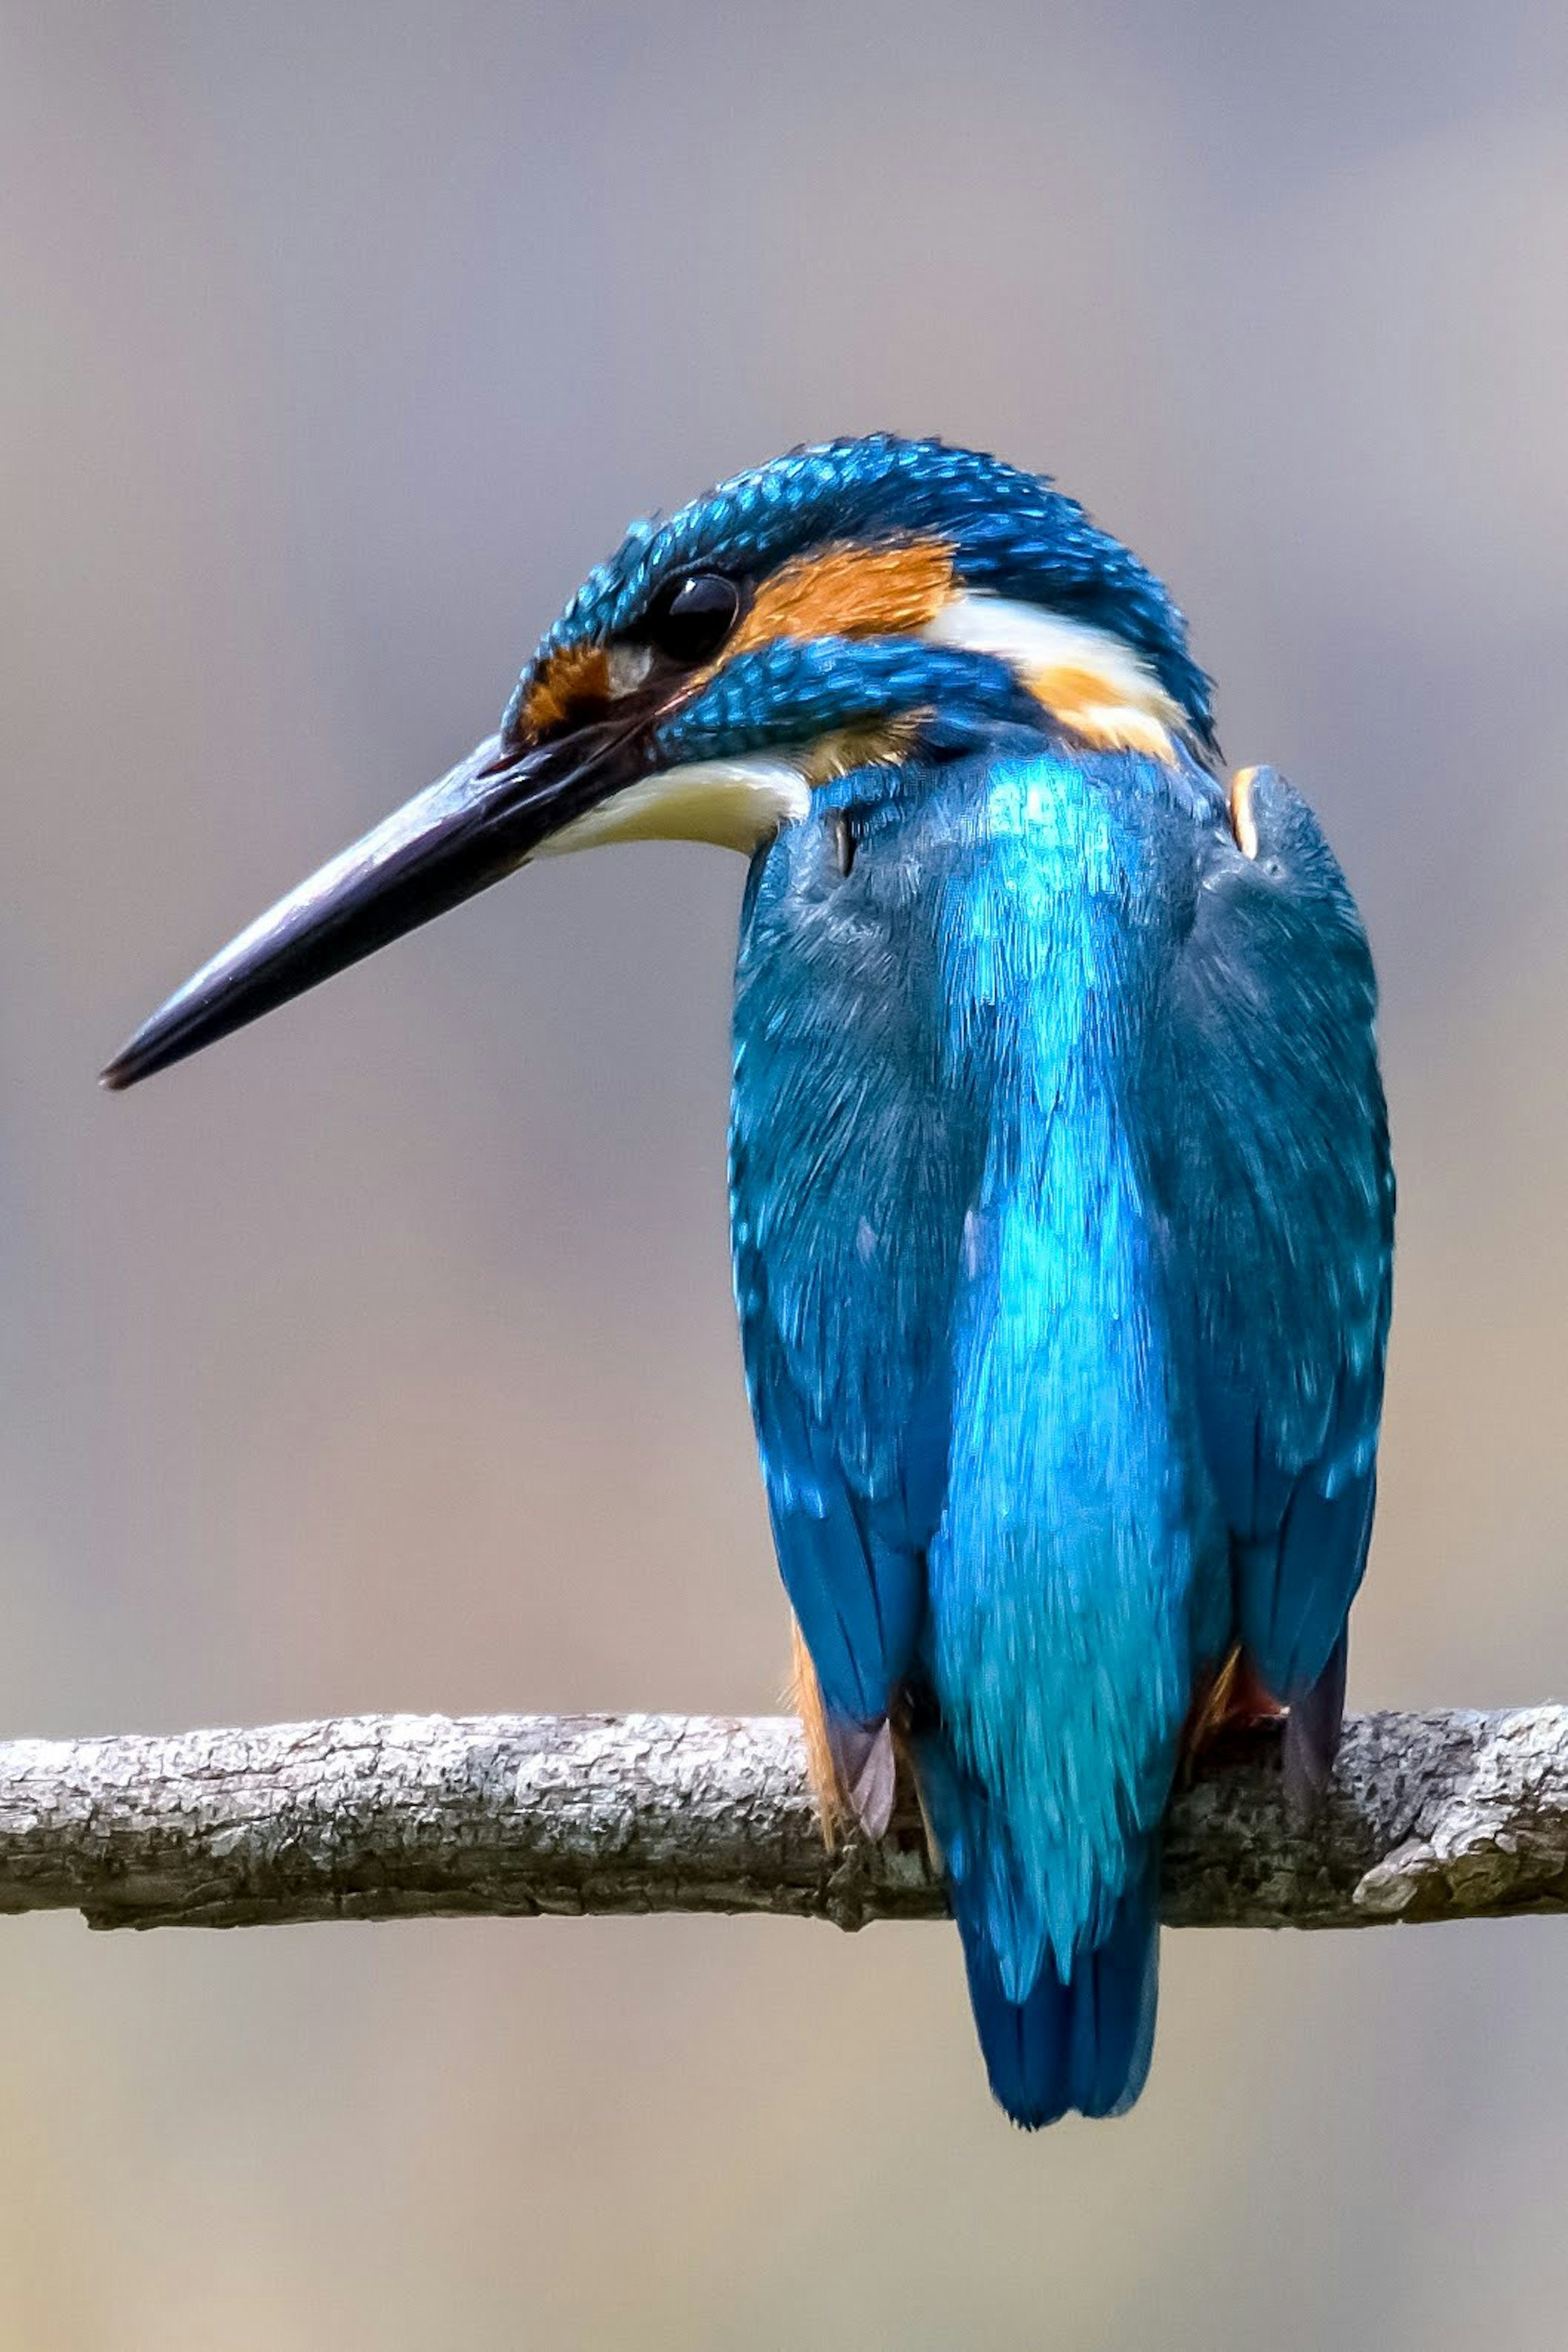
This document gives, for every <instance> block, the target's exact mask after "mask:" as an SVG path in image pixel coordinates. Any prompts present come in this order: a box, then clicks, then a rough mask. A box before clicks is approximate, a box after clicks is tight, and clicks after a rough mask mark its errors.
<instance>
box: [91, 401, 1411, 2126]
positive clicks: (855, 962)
mask: <svg viewBox="0 0 1568 2352" xmlns="http://www.w3.org/2000/svg"><path fill="white" fill-rule="evenodd" d="M642 839H678V840H688V841H694V842H700V843H709V844H714V845H720V846H721V847H725V848H728V849H730V850H732V851H738V852H740V853H741V855H742V856H743V857H744V858H745V859H746V860H747V871H746V878H745V884H744V890H743V897H742V909H741V917H740V941H739V949H738V955H737V961H736V968H735V986H734V1013H733V1056H732V1094H731V1118H730V1134H729V1177H730V1202H731V1257H732V1268H733V1280H734V1292H735V1299H736V1304H737V1308H738V1312H739V1319H740V1326H741V1333H742V1354H743V1360H744V1370H745V1377H746V1384H747V1389H748V1393H749V1398H750V1403H751V1409H752V1418H753V1421H754V1424H755V1431H756V1438H757V1445H758V1450H759V1454H760V1459H761V1466H762V1475H763V1486H764V1488H765V1494H766V1501H767V1506H768V1512H769V1517H770V1520H771V1526H772V1532H773V1542H774V1547H775V1549H776V1553H777V1561H778V1567H779V1570H780V1572H781V1574H782V1578H783V1582H784V1590H785V1592H786V1594H787V1598H788V1601H789V1604H790V1607H791V1611H792V1612H793V1622H794V1640H795V1653H796V1659H797V1668H798V1672H797V1678H796V1688H797V1698H798V1703H799V1706H800V1711H801V1713H802V1716H803V1718H804V1720H805V1729H806V1738H807V1747H808V1750H809V1754H810V1759H811V1769H812V1774H813V1779H814V1782H815V1784H816V1792H817V1797H818V1800H819V1803H820V1806H821V1811H822V1818H823V1823H824V1829H825V1832H826V1834H827V1835H828V1836H829V1837H830V1838H834V1837H845V1836H857V1835H858V1836H862V1837H865V1838H870V1839H876V1838H878V1837H879V1836H881V1835H883V1834H884V1833H885V1832H887V1830H888V1827H889V1821H890V1820H892V1819H893V1817H894V1814H895V1810H896V1808H898V1807H900V1803H901V1801H902V1798H901V1796H900V1792H903V1797H907V1798H908V1800H909V1809H910V1818H913V1815H914V1809H915V1806H916V1804H917V1803H918V1809H919V1814H920V1816H921V1819H922V1820H923V1825H924V1830H923V1833H924V1834H925V1835H927V1836H928V1837H929V1839H930V1841H931V1851H932V1854H933V1857H934V1860H935V1863H936V1864H937V1865H938V1866H940V1867H941V1868H942V1870H943V1871H945V1874H946V1882H947V1885H948V1887H949V1890H950V1896H951V1906H952V1912H953V1914H954V1916H955V1918H956V1922H957V1927H958V1931H959V1937H960V1940H961V1943H962V1948H963V1960H964V1965H965V1969H966V1976H967V1983H968V1990H969V1995H970V2001H971V2006H972V2009H973V2017H974V2021H975V2025H976V2028H977V2030H978V2036H979V2041H980V2045H981V2050H982V2053H983V2056H984V2063H985V2066H986V2069H987V2073H988V2075H989V2081H990V2085H991V2089H992V2091H993V2093H994V2096H995V2098H996V2100H997V2101H998V2102H999V2104H1000V2105H1001V2106H1002V2108H1003V2109H1004V2110H1005V2113H1006V2114H1007V2116H1010V2117H1011V2118H1012V2120H1013V2121H1014V2122H1015V2123H1016V2124H1018V2125H1020V2126H1024V2127H1026V2128H1029V2129H1033V2128H1036V2127H1038V2126H1043V2125H1047V2124H1050V2123H1053V2122H1055V2121H1056V2120H1057V2119H1058V2118H1059V2117H1061V2116H1064V2115H1067V2114H1068V2113H1074V2112H1076V2113H1078V2114H1080V2115H1083V2116H1110V2115H1119V2114H1121V2113H1123V2112H1124V2111H1125V2110H1126V2109H1127V2108H1129V2107H1130V2106H1131V2105H1132V2103H1133V2101H1134V2100H1135V2099H1136V2098H1137V2097H1138V2095H1139V2094H1140V2092H1141V2090H1142V2087H1143V2084H1144V2080H1145V2077H1146V2075H1147V2073H1148V2068H1149V2063H1150V2054H1151V2050H1152V2039H1153V2029H1154V2015H1155V2007H1156V1993H1157V1979H1158V1946H1159V1926H1158V1917H1159V1874H1160V1852H1161V1830H1162V1822H1163V1818H1164V1816H1165V1813H1166V1811H1167V1808H1168V1804H1169V1801H1170V1799H1171V1796H1172V1792H1173V1787H1174V1786H1175V1784H1176V1782H1177V1780H1178V1778H1179V1777H1180V1776H1181V1775H1182V1773H1183V1772H1184V1770H1186V1769H1188V1768H1189V1766H1190V1762H1191V1759H1193V1757H1194V1755H1195V1754H1197V1753H1198V1752H1199V1751H1200V1750H1201V1749H1202V1748H1204V1747H1205V1746H1206V1745H1209V1744H1212V1742H1213V1741H1214V1740H1215V1738H1216V1737H1218V1736H1220V1735H1221V1734H1223V1733H1224V1731H1225V1730H1226V1727H1229V1726H1231V1725H1233V1724H1235V1723H1236V1722H1238V1721H1243V1722H1245V1721H1248V1720H1250V1719H1252V1718H1253V1717H1257V1716H1265V1715H1267V1716H1275V1717H1282V1718H1283V1726H1282V1731H1281V1733H1280V1751H1281V1755H1282V1759H1283V1761H1282V1769H1283V1775H1284V1780H1285V1784H1286V1790H1287V1793H1288V1795H1289V1799H1290V1801H1291V1803H1292V1804H1293V1805H1295V1806H1296V1807H1298V1808H1299V1809H1301V1810H1302V1811H1305V1812H1306V1813H1308V1814H1310V1812H1311V1811H1312V1809H1313V1808H1314V1807H1316V1806H1317V1805H1319V1804H1320V1803H1321V1801H1322V1794H1323V1791H1324V1790H1325V1788H1326V1785H1327V1782H1328V1780H1329V1776H1330V1772H1331V1766H1332V1762H1333V1758H1334V1754H1335V1750H1336V1747H1337V1744H1338V1741H1339V1738H1340V1734H1341V1727H1342V1717H1343V1709H1344V1693H1345V1659H1346V1641H1347V1632H1346V1628H1347V1620H1348V1616H1349V1612H1350V1609H1351V1604H1352V1600H1353V1598H1354V1596H1355V1593H1356V1591H1357V1588H1358V1586H1359V1584H1360V1582H1361V1580H1362V1575H1363V1568H1364V1565H1365V1560H1366V1555H1367V1547H1368V1542H1369V1538H1370V1534H1371V1528H1372V1518H1373V1499H1374V1495H1375V1487H1376V1466H1377V1448H1378V1433H1379V1422H1380V1413H1381V1406H1382V1393H1383V1386H1384V1360H1385V1355H1386V1346H1387V1335H1388V1326H1389V1315H1390V1297H1391V1266H1392V1252H1393V1224H1394V1179H1393V1172H1392V1165H1391V1160H1390V1152H1389V1141H1388V1129H1387V1118H1386V1112H1385V1108H1384V1093H1383V1087H1382V1081H1381V1076H1380V1068H1379V1058H1378V1047H1377V1038H1376V1012H1377V1005H1376V983H1375V978H1374V973H1373V963H1372V960H1371V955H1370V950H1369V948H1368V943H1367V939H1366V934H1365V930H1364V928H1363V922H1362V919H1361V917H1360V915H1359V913H1358V910H1357V908H1356V905H1355V902H1354V900H1353V898H1352V895H1351V892H1350V890H1349V887H1348V886H1347V884H1346V882H1345V880H1344V877H1343V876H1342V871H1341V868H1340V866H1339V865H1338V863H1337V862H1336V860H1335V857H1334V856H1333V854H1332V852H1331V849H1330V847H1329V845H1328V843H1327V841H1326V840H1325V837H1324V835H1323V833H1322V831H1321V827H1320V825H1319V824H1318V822H1317V820H1316V818H1315V817H1314V816H1313V814H1312V813H1311V811H1310V808H1309V806H1308V804H1307V803H1306V801H1305V800H1304V799H1303V798H1302V797H1301V796H1300V794H1299V793H1297V792H1296V791H1295V790H1294V788H1293V787H1292V786H1291V785H1290V784H1289V782H1287V781H1286V779H1285V778H1284V777H1283V776H1282V775H1281V774H1279V772H1276V771H1275V770H1274V769H1272V768H1270V767H1268V766H1257V767H1247V768H1243V769H1239V770H1237V771H1236V772H1229V771H1227V769H1226V766H1225V763H1224V761H1223V760H1222V758H1221V754H1220V751H1219V745H1218V740H1217V737H1216V733H1215V719H1214V713H1213V700H1212V688H1211V684H1210V681H1209V679H1208V677H1206V675H1205V672H1204V671H1203V670H1202V669H1200V668H1199V667H1198V666H1197V664H1196V662H1195V661H1194V657H1193V655H1192V653H1191V652H1190V650H1189V646H1188V635H1187V627H1186V623H1185V621H1184V616H1183V614H1182V613H1181V612H1180V610H1179V609H1178V607H1177V605H1176V604H1174V602H1173V599H1172V596H1171V594H1170V593H1169V592H1168V590H1167V589H1166V588H1165V587H1164V585H1163V583H1162V582H1161V581H1160V580H1158V579H1157V578H1156V577H1155V576H1154V575H1153V573H1152V572H1150V571H1148V570H1147V569H1146V568H1145V567H1144V566H1143V565H1142V563H1141V562H1139V561H1138V559H1137V558H1136V557H1135V556H1134V555H1133V554H1132V553H1131V551H1130V550H1129V549H1128V548H1127V547H1126V546H1124V545H1123V544H1122V543H1121V541H1118V540H1117V539H1116V538H1114V537H1113V536H1112V535H1110V533H1109V532H1108V531H1106V530H1102V529H1101V528H1100V526H1099V525H1098V524H1096V523H1095V522H1094V521H1093V520H1091V519H1090V518H1089V514H1088V513H1087V512H1086V510H1085V509H1084V508H1083V507H1081V506H1080V505H1079V503H1078V502H1077V501H1075V500H1074V499H1071V498H1069V497H1068V495H1066V493H1064V492H1063V491H1061V490H1060V489H1058V488H1057V487H1056V485H1055V484H1054V482H1053V481H1052V479H1051V478H1050V477H1049V476H1047V475H1040V474H1036V473H1033V472H1030V471H1027V470H1025V469H1021V468H1018V467H1014V466H1011V465H1008V464H1006V463H1005V462H1003V461H1001V460H999V459H997V458H995V457H990V456H987V455H985V454H984V453H982V452H979V451H975V450H971V449H967V448H963V447H959V446H952V445H950V444H948V443H946V442H944V441H942V440H940V439H914V438H906V437H901V436H898V435H895V434H891V433H879V434H872V435H868V436H857V437H851V438H844V439H838V440H834V441H828V442H825V443H821V444H817V445H814V446H802V447H799V448H796V449H794V450H792V451H790V452H789V453H788V454H786V455H785V456H784V457H778V458H775V459H773V461H771V462H769V463H767V464H765V465H763V466H761V467H756V468H754V469H752V470H751V471H747V472H743V473H741V474H739V475H737V476H735V477H734V478H731V479H730V480H727V481H725V482H723V483H721V485H720V486H719V487H717V488H714V489H712V490H710V492H708V493H707V494H706V495H705V496H703V497H701V498H699V499H695V500H694V501H692V502H691V503H690V504H689V505H687V506H685V507H683V508H681V509H679V511H677V512H675V513H674V514H672V515H670V516H668V517H663V516H659V515H657V514H656V515H654V516H653V517H651V518H650V519H648V520H643V521H639V522H637V523H635V524H634V525H633V526H632V527H631V528H630V530H628V532H627V534H626V538H625V540H624V541H623V543H622V545H621V546H620V548H619V550H618V551H616V554H614V555H613V556H612V557H611V558H610V559H609V560H608V562H605V563H602V564H601V565H599V566H598V567H597V568H596V569H595V570H594V571H592V572H590V573H589V574H588V577H587V578H586V580H585V581H584V584H583V585H582V587H581V588H579V590H578V591H577V593H575V594H574V596H573V597H572V599H571V601H570V603H569V604H567V605H566V606H565V608H564V610H563V612H562V613H561V614H560V616H559V618H558V619H557V620H556V621H555V622H554V623H553V624H552V626H550V628H549V629H548V630H547V631H546V633H545V635H544V636H543V637H542V641H541V642H540V644H539V645H538V647H537V649H536V651H535V652H534V654H533V656H531V659H530V660H529V662H528V663H527V666H526V667H524V668H523V670H522V672H521V677H520V678H519V680H518V682H517V685H516V688H515V690H514V691H513V692H512V693H511V696H510V701H509V702H508V703H507V705H506V708H505V710H504V714H503V716H502V718H501V720H500V727H499V729H498V730H497V731H496V732H495V733H494V734H492V735H490V736H489V737H487V738H486V740H483V741H482V742H481V743H479V746H478V747H477V749H476V750H475V751H473V752H471V753H470V754H469V755H468V758H466V759H464V760H463V761H460V762H459V763H458V765H457V766H456V767H455V768H453V769H452V770H451V772H449V773H448V774H447V776H445V777H444V778H442V779H441V781H440V782H437V783H436V784H434V785H431V786H429V787H428V788H426V790H425V791H423V792H421V793H418V794H417V795H416V797H415V798H414V799H412V800H411V801H409V802H408V803H406V804H405V806H404V807H403V808H401V809H400V810H399V811H398V812H397V813H396V814H394V815H392V816H390V817H389V818H387V819H386V820H385V821H384V823H383V824H380V825H379V826H378V827H376V828H375V829H374V831H372V832H371V833H369V834H368V835H365V836H364V837H363V840H361V841H359V842H358V843H356V844H355V845H353V847H351V848H350V849H348V850H346V851H345V852H344V853H342V855H341V856H338V857H337V858H336V859H334V860H333V861H332V862H331V863H330V864H329V865H327V866H325V867H323V868H322V869H321V872H319V873H318V874H317V875H316V876H315V877H313V878H312V879H311V880H310V881H308V882H307V883H305V884H304V885H303V886H302V887H300V888H299V889H298V890H296V891H294V892H293V893H292V894H291V895H289V897H287V898H283V899H282V900H281V901H280V902H279V904H278V905H277V906H276V907H274V908H272V910H271V911H270V912H269V913H268V914H266V915H264V916H262V917H261V919H259V920H258V921H257V922H255V923H253V924H252V925H251V927H250V928H249V929H247V930H245V931H244V932H242V933H241V934H240V935H239V937H238V938H237V940H234V941H233V943H232V944H231V945H230V946H228V947H227V948H226V949H225V950H222V951H221V952H220V953H219V954H218V955H216V956H215V957H214V958H213V959H212V961H210V962H208V963H207V964H206V965H205V966H204V967H203V968H202V969H201V970H200V971H198V972H197V973H196V974H195V977H194V978H193V979H192V980H191V981H189V982H187V983H186V984H185V986H184V987H183V988H182V989H180V990H179V991H178V992H176V993H175V994H174V996H172V997H171V998H170V999H169V1001H168V1002H167V1003H165V1004H164V1005H163V1008H162V1009H161V1010H160V1011H159V1012H157V1013H154V1014H153V1017H152V1018H151V1019H150V1020H149V1021H148V1022H146V1023H145V1024H143V1026H142V1028H141V1029H140V1030H139V1031H138V1032H137V1033H136V1034H135V1035H134V1036H133V1037H132V1040H131V1042H130V1043H129V1044H128V1045H126V1046H125V1048H124V1049H123V1051H122V1052H121V1054H120V1055H118V1056H117V1057H116V1058H115V1060H114V1061H113V1062H111V1063H110V1066H109V1067H108V1068H107V1070H106V1071H105V1072H104V1074H103V1076H104V1082H105V1084H106V1085H107V1086H109V1087H110V1088H121V1087H127V1086H129V1085H131V1084H132V1083H133V1082H134V1081H136V1080H138V1079H141V1078H143V1077H145V1076H148V1075H149V1074H150V1073H152V1072H153V1071H155V1070H159V1069H162V1068H163V1067H164V1066H167V1065H169V1064H172V1063H174V1062H176V1061H178V1060H180V1059H181V1058H182V1057H183V1056H184V1055H189V1054H192V1053H195V1051H197V1050H198V1049H199V1048H200V1047H203V1046H205V1045H209V1044H211V1043H212V1042H213V1041H214V1040H216V1039H217V1038H219V1037H222V1036H224V1035H225V1034H227V1033H228V1032H230V1031H232V1030H234V1029H237V1027H239V1026H240V1025H241V1024H243V1023H246V1022H248V1021H251V1020H253V1019H255V1018H256V1017H257V1016H258V1015H259V1014H261V1013H266V1012H268V1011H269V1010H270V1009H272V1008H273V1007H275V1006H277V1005H279V1004H281V1003H284V1002H285V1001H286V1000H288V999H289V998H291V997H294V996H296V995H298V994H299V993H300V992H301V991H303V990H305V989H308V988H310V987H311V986H313V985H314V984H315V983H316V982H319V981H321V980H323V979H326V978H327V977H328V976H329V975H331V974H333V973H335V972H338V971H341V970H342V969H343V968H344V967H345V966H347V965H349V964H351V963H353V962H354V961H356V960H358V959H359V958H361V957H363V956H365V955H368V954H369V953H370V952H371V951H372V950H375V949H378V948H380V947H382V946H384V945H385V944H386V943H388V942H389V941H391V940H394V939H395V938H397V937H399V936H400V935H401V934H403V933H405V932H407V931H409V930H411V929H414V928H415V927H416V925H419V924H421V923H424V922H425V921H426V920H427V919H430V918H431V917H433V916H436V915H438V914H440V913H442V912H443V911H445V910H447V909H448V908H453V907H456V906H457V905H458V903H459V902H460V901H463V900H465V899H468V898H471V897H472V896H474V895H475V894H476V893H477V892H479V891H480V890H483V889H484V888H486V887H488V886H489V884H491V883H493V882H496V881H498V880H500V879H501V878H502V877H506V876H509V875H510V874H511V873H513V872H514V871H515V870H516V869H517V868H519V867H520V866H524V865H527V864H529V863H531V862H532V861H534V860H536V859H542V858H544V857H545V856H550V855H553V854H558V853H563V852H566V851H574V850H578V849H584V848H588V847H591V846H595V845H603V844H611V843H616V842H627V841H636V840H642Z"/></svg>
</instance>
